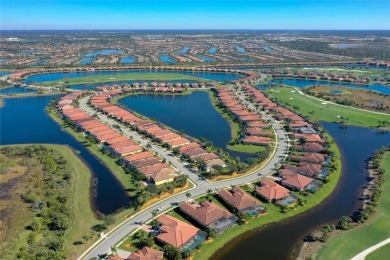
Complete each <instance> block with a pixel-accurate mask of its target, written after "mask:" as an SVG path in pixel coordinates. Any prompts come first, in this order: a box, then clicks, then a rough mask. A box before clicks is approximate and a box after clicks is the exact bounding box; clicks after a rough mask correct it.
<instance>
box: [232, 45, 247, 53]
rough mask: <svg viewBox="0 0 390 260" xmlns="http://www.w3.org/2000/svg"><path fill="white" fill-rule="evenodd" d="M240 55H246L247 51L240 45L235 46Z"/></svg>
mask: <svg viewBox="0 0 390 260" xmlns="http://www.w3.org/2000/svg"><path fill="white" fill-rule="evenodd" d="M234 47H235V48H236V50H237V51H238V52H239V53H245V49H244V48H243V47H241V46H239V45H235V46H234Z"/></svg>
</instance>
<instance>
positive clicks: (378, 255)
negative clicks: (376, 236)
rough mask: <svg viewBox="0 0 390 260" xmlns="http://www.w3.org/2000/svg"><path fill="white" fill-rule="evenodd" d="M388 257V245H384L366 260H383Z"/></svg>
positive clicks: (389, 245)
mask: <svg viewBox="0 0 390 260" xmlns="http://www.w3.org/2000/svg"><path fill="white" fill-rule="evenodd" d="M389 256H390V244H387V245H384V246H382V247H381V248H379V249H377V250H375V251H374V252H372V253H370V254H368V255H367V256H366V260H383V259H387V258H389Z"/></svg>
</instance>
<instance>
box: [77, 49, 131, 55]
mask: <svg viewBox="0 0 390 260" xmlns="http://www.w3.org/2000/svg"><path fill="white" fill-rule="evenodd" d="M121 53H123V51H122V50H110V49H105V50H98V51H91V52H89V53H87V54H85V57H96V56H98V55H110V54H121Z"/></svg>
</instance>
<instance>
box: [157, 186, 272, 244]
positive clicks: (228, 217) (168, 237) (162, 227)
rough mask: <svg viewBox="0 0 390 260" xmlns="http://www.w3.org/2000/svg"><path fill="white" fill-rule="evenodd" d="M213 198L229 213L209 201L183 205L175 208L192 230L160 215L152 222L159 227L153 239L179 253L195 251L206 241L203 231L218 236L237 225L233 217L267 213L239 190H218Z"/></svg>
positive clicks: (178, 221) (179, 221) (167, 216)
mask: <svg viewBox="0 0 390 260" xmlns="http://www.w3.org/2000/svg"><path fill="white" fill-rule="evenodd" d="M217 196H218V197H219V198H220V199H221V200H222V201H223V202H224V204H225V205H226V206H227V207H228V209H229V210H227V209H225V208H223V207H221V206H219V205H217V204H216V203H213V202H209V201H203V202H200V203H198V202H195V201H193V202H183V203H182V204H181V205H180V207H179V209H180V212H181V213H182V214H184V215H185V216H187V217H188V218H189V219H191V221H192V222H193V223H196V227H195V226H194V225H191V224H188V223H186V222H184V221H181V220H178V219H176V218H174V217H172V216H170V215H168V214H164V215H162V216H160V217H158V218H157V219H156V220H157V222H158V224H159V228H158V233H157V236H156V239H157V240H158V241H159V242H160V243H162V244H169V245H172V246H174V247H176V248H178V249H180V250H181V251H186V250H195V249H196V248H197V247H198V246H199V245H200V244H201V243H203V242H204V241H205V240H206V239H207V236H208V234H207V233H206V232H205V230H207V231H210V230H212V231H214V232H215V233H216V234H221V233H223V232H224V231H226V230H227V229H229V228H231V227H233V226H235V225H237V222H238V219H239V218H238V217H237V215H236V214H249V215H250V216H252V217H255V216H258V215H261V214H265V213H266V212H267V209H266V208H265V207H264V206H263V205H262V204H261V203H260V201H258V200H257V199H255V198H254V197H252V196H251V195H249V194H248V193H246V192H245V191H244V190H242V189H241V188H239V187H233V188H232V189H231V190H226V189H222V190H219V191H218V192H217ZM232 212H233V213H236V214H233V213H232Z"/></svg>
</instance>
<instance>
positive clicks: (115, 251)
mask: <svg viewBox="0 0 390 260" xmlns="http://www.w3.org/2000/svg"><path fill="white" fill-rule="evenodd" d="M111 253H112V254H113V255H117V254H118V251H117V249H116V247H115V246H111Z"/></svg>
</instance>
